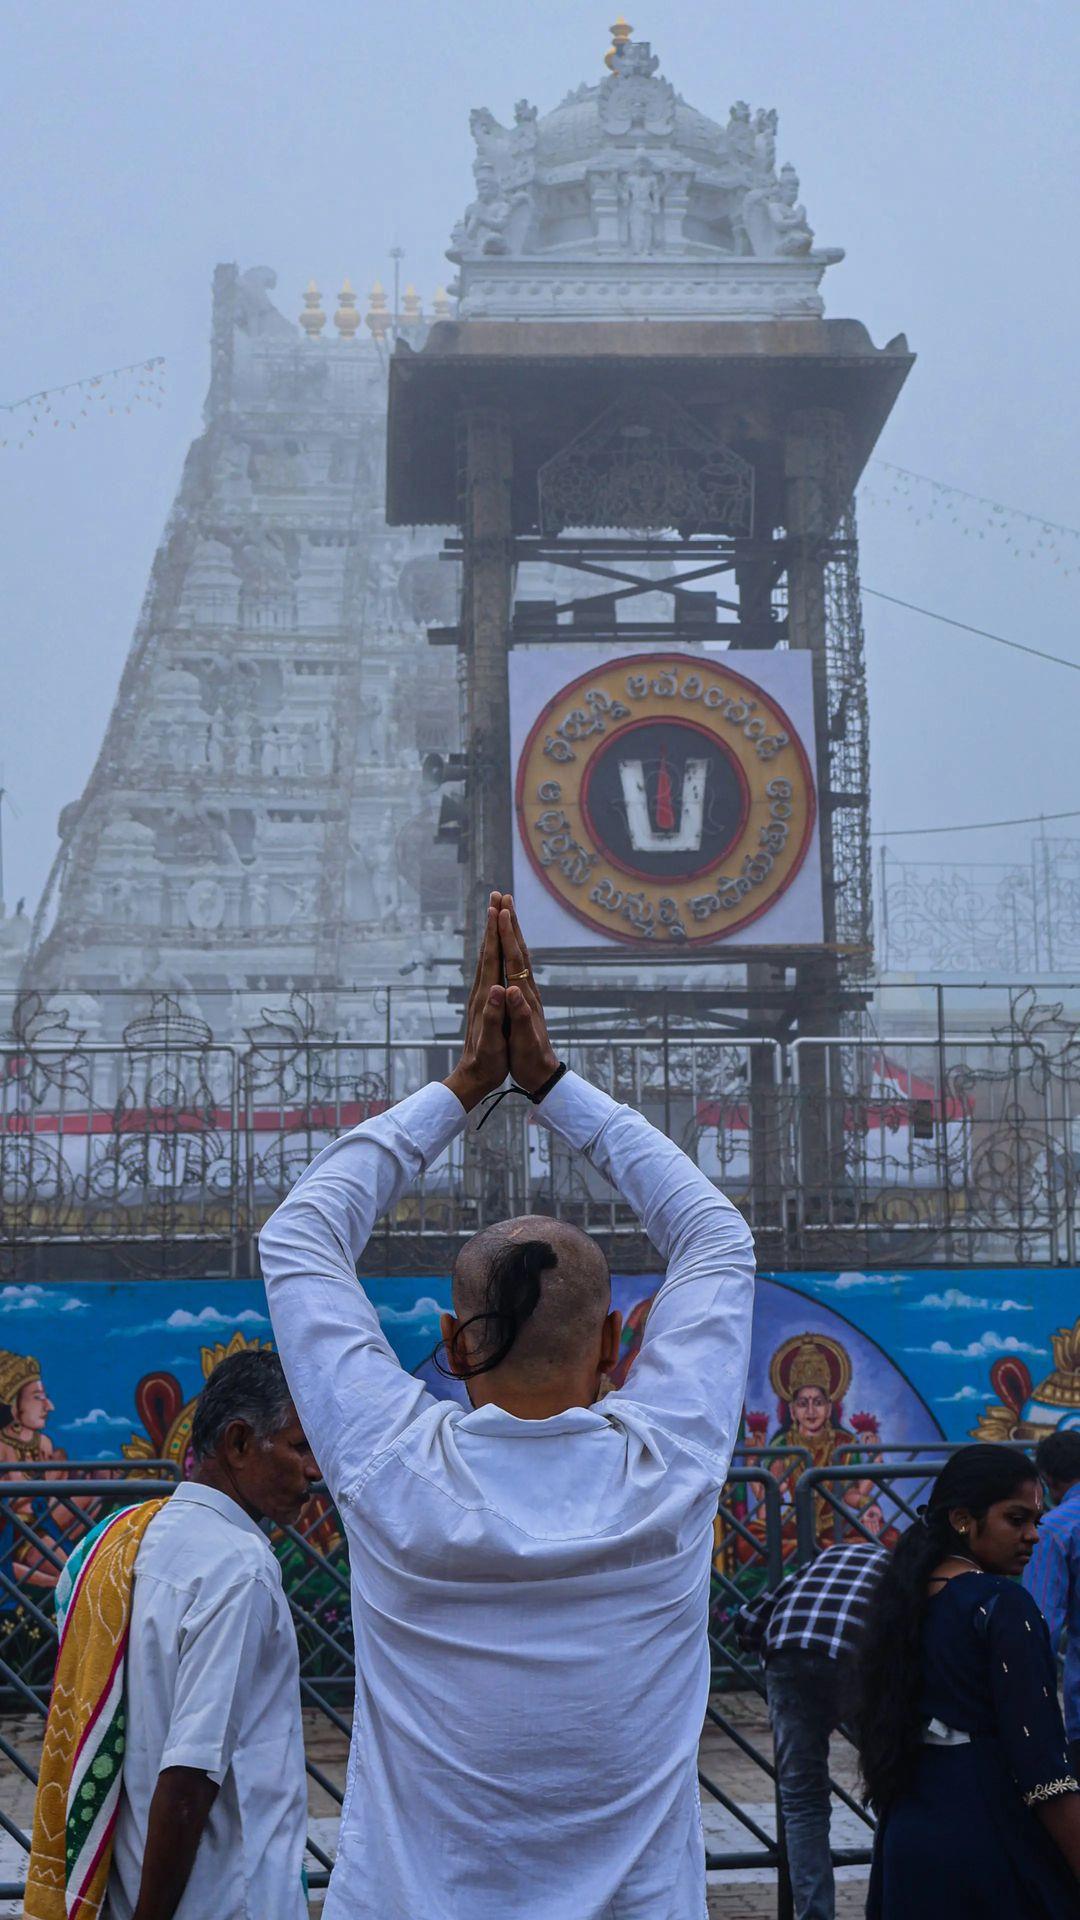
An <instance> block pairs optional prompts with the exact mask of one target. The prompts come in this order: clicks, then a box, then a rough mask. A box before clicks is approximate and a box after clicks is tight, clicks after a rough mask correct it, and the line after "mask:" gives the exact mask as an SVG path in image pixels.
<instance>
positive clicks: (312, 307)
mask: <svg viewBox="0 0 1080 1920" xmlns="http://www.w3.org/2000/svg"><path fill="white" fill-rule="evenodd" d="M300 325H301V326H302V327H303V329H304V332H305V333H306V334H307V337H308V339H309V340H317V339H318V337H319V335H320V333H321V332H322V330H323V328H324V327H325V325H326V315H325V313H324V312H323V310H322V295H321V293H320V292H319V289H318V287H317V286H316V285H315V282H314V280H309V281H308V283H307V289H306V291H305V293H304V311H303V313H302V314H301V315H300Z"/></svg>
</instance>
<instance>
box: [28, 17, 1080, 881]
mask: <svg viewBox="0 0 1080 1920" xmlns="http://www.w3.org/2000/svg"><path fill="white" fill-rule="evenodd" d="M613 12H614V10H612V14H613ZM608 17H609V16H608V10H607V9H606V8H605V7H603V6H600V5H597V6H591V5H590V6H583V5H581V4H580V3H575V4H569V3H568V0H547V4H543V5H537V4H535V3H534V4H530V5H525V4H524V0H500V3H499V4H497V5H496V4H494V0H472V4H470V5H469V6H468V7H464V6H463V7H461V8H455V7H453V6H447V5H443V6H432V5H425V6H421V5H418V4H417V0H394V4H388V5H382V6H379V7H373V6H371V5H365V4H364V3H363V0H320V4H319V5H318V6H317V7H307V8H297V7H296V6H294V5H292V4H290V5H285V4H282V3H281V0H258V4H255V0H185V4H184V5H183V6H182V7H176V6H173V7H161V6H158V7H153V6H150V7H148V6H147V5H146V4H145V0H144V3H143V4H141V5H139V6H134V5H128V4H122V3H119V0H112V4H111V5H110V6H108V7H107V8H102V7H101V6H100V5H99V4H97V3H96V0H95V4H93V5H91V4H88V3H87V0H78V3H77V4H76V3H75V0H50V4H49V5H48V6H47V7H36V8H32V7H29V6H20V7H17V8H16V6H15V5H14V4H12V3H11V0H9V4H8V5H7V6H5V7H4V8H3V10H2V17H0V71H2V72H3V74H4V76H5V85H4V96H5V97H4V113H3V124H2V127H0V155H2V158H0V166H2V178H3V181H4V194H3V203H4V211H3V213H2V214H0V222H2V225H3V235H2V239H3V245H2V258H3V260H4V263H5V274H4V300H5V305H6V316H5V322H4V326H3V329H2V332H3V337H4V343H5V344H4V349H3V354H2V363H0V400H13V399H16V398H18V397H19V396H20V395H22V394H23V393H26V392H28V391H30V390H33V389H36V388H39V387H43V386H46V385H49V384H51V383H54V382H56V383H58V382H61V381H65V380H69V379H74V378H77V377H79V376H81V375H84V374H91V373H94V372H96V371H97V370H98V369H100V368H106V367H111V366H115V365H117V364H119V363H122V362H125V361H130V360H135V359H139V358H142V357H143V356H146V355H150V354H156V353H161V354H164V355H165V356H166V358H167V361H168V367H167V399H166V403H165V405H164V407H163V408H162V410H161V411H160V412H159V411H153V410H151V409H150V408H146V407H137V408H136V409H135V410H134V411H133V412H132V414H131V415H126V414H123V413H121V414H117V415H116V416H114V417H112V418H109V417H108V416H104V417H97V418H94V419H93V420H92V421H91V422H87V423H84V424H83V425H82V426H81V427H80V430H79V431H77V432H74V433H72V432H69V431H67V430H63V431H57V432H55V433H53V434H52V435H51V436H46V437H45V438H44V439H42V440H40V441H38V442H35V443H33V444H32V445H31V446H30V447H28V448H26V449H25V450H23V451H21V452H16V451H14V450H12V448H10V447H9V448H8V449H6V450H2V451H0V485H2V488H3V502H2V516H3V517H2V523H0V524H2V527H3V582H4V591H3V621H2V627H0V657H2V668H3V672H2V679H0V686H2V699H0V768H2V769H3V772H4V775H5V777H6V781H7V784H8V785H9V787H10V788H11V790H12V792H13V795H14V798H15V800H16V801H17V803H18V806H19V808H20V814H21V817H20V818H19V819H18V820H13V819H11V818H10V817H9V818H7V819H6V820H5V823H4V850H5V864H6V868H7V875H6V887H5V892H6V895H7V901H8V907H9V910H10V908H11V907H12V905H13V903H14V901H15V899H16V897H17V896H18V895H20V894H25V895H27V896H28V898H29V903H30V906H31V908H32V907H33V905H34V904H35V902H36V899H37V896H38V894H39V892H40V890H41V887H42V885H43V882H44V879H45V876H46V873H47V870H48V866H49V862H50V860H51V858H52V856H53V853H54V851H55V846H56V819H57V815H58V813H59V811H60V808H61V806H62V805H64V804H65V803H66V802H67V801H69V800H71V799H74V798H75V797H76V796H77V795H78V794H79V793H80V791H81V790H82V787H83V784H84V782H85V780H86V777H87V775H88V774H89V772H90V769H91V765H92V762H93V759H94V755H95V753H96V750H97V747H98V744H99V741H100V738H101V734H102V731H103V728H104V725H105V721H106V717H107V714H108V711H109V708H110V705H111V703H112V699H113V694H114V690H115V687H116V683H117V679H118V676H119V672H120V668H121V664H122V662H123V659H124V655H125V653H126V650H127V647H128V645H129V642H130V639H131V634H132V629H133V625H134V622H135V619H136V616H137V613H138V609H139V604H140V600H141V598H142V595H143V591H144V588H145V585H146V580H147V574H148V570H149V566H150V562H151V559H152V556H153V553H154V549H155V547H156V545H157V542H158V539H159V537H160V534H161V530H162V526H163V523H164V520H165V516H166V513H167V511H168V508H169V505H170V502H171V500H172V497H173V494H174V492H175V489H176V485H177V482H178V479H179V475H180V468H181V463H182V460H183V457H184V454H185V451H186V449H187V446H188V444H189V442H190V440H191V438H192V437H193V435H194V434H195V433H197V432H198V430H199V427H200V409H201V404H202V399H203V395H204V392H205V388H206V383H207V368H208V330H209V310H210V280H211V275H212V272H213V268H214V265H215V262H217V261H222V260H235V261H238V262H239V264H240V265H241V266H242V267H246V266H252V265H256V264H266V265H269V266H272V267H273V268H275V269H276V271H277V273H278V288H277V293H276V295H275V298H276V299H277V301H278V303H279V304H280V306H281V308H282V310H283V311H284V312H285V313H286V314H287V315H288V316H289V317H290V318H292V317H295V315H296V314H297V313H298V312H299V309H300V304H301V301H300V293H301V289H302V288H303V287H304V286H305V285H306V283H307V281H308V280H309V279H311V278H312V276H314V277H315V279H316V280H317V282H318V284H319V285H320V287H321V288H322V289H323V293H324V303H325V304H326V307H327V311H328V312H329V311H332V302H333V297H334V295H335V294H336V292H337V289H338V287H339V286H340V284H341V278H342V276H343V275H344V274H346V273H348V274H349V275H350V276H351V277H352V279H353V282H354V285H356V286H357V287H358V288H359V289H360V290H361V292H362V293H366V291H367V289H368V288H369V287H370V285H371V282H372V280H373V279H374V278H376V277H377V276H378V277H381V278H383V279H384V280H386V279H387V277H388V266H389V263H388V261H387V251H388V249H389V248H390V247H391V246H393V245H394V244H395V243H397V244H400V245H401V246H403V247H404V248H405V249H406V253H407V260H406V265H405V277H406V278H408V279H413V280H415V282H416V284H417V286H418V287H419V289H420V290H421V292H422V293H423V295H424V298H425V303H426V304H429V303H430V298H431V295H432V293H433V291H434V289H435V287H436V285H437V284H438V283H439V282H441V281H444V280H445V279H446V278H447V277H448V276H449V274H450V272H451V268H450V267H449V264H448V263H447V262H446V261H445V260H444V258H443V248H444V247H445V245H446V241H447V237H448V235H449V232H450V228H451V226H452V224H453V222H454V220H455V219H456V218H457V217H458V216H459V215H460V213H461V211H462V209H463V208H464V206H465V204H466V202H467V201H468V200H469V199H470V198H471V197H472V195H471V185H472V182H471V174H470V165H471V160H472V152H473V149H472V143H471V140H470V138H469V132H468V111H469V108H470V107H471V106H475V105H487V106H490V107H491V108H492V110H493V111H494V112H495V113H496V114H497V115H498V116H499V117H500V118H501V119H502V120H503V121H504V122H505V121H508V120H510V119H511V118H512V110H513V103H514V101H515V100H516V99H518V98H519V97H520V96H522V95H525V96H527V97H528V98H529V99H531V100H533V101H534V102H536V104H537V105H538V106H539V108H540V110H541V112H545V111H547V110H548V109H549V108H551V107H552V106H554V105H556V104H557V102H558V101H559V100H560V99H561V98H562V96H563V95H564V94H565V93H566V92H567V90H568V89H569V88H571V87H573V86H576V85H577V84H578V83H579V82H580V81H582V80H585V79H587V80H590V81H593V80H596V79H599V78H601V77H602V76H603V72H604V69H603V66H602V60H603V55H604V52H605V50H606V48H607V46H608V44H609V37H610V36H609V34H608V31H607V28H608ZM628 18H629V19H630V20H631V21H632V23H633V25H634V27H635V29H636V31H637V36H638V37H639V38H643V39H644V38H649V39H651V40H652V42H653V47H654V50H655V51H656V52H657V53H658V54H659V55H660V58H661V70H662V71H663V72H664V74H665V75H666V76H667V77H668V78H669V79H670V80H671V81H672V82H673V83H674V85H675V86H676V88H677V89H678V90H679V91H680V92H681V93H683V94H684V95H685V97H686V98H687V99H688V100H689V101H690V102H691V104H693V105H694V106H697V107H699V108H701V109H702V110H703V111H705V112H707V113H710V114H712V115H714V116H715V117H717V118H718V119H720V120H726V118H727V110H728V107H729V105H730V103H731V102H732V101H733V100H735V99H737V98H740V97H741V98H745V99H746V100H748V101H749V102H750V103H751V105H752V106H754V107H757V106H774V105H775V106H776V107H777V108H778V109H779V113H780V139H779V158H780V159H781V160H792V161H793V162H794V164H795V165H796V167H797V168H798V170H799V173H800V175H801V179H802V197H803V198H804V199H805V201H806V205H807V208H808V212H809V215H810V220H811V223H812V225H813V226H814V228H815V229H816V231H817V234H818V238H819V241H820V242H821V243H823V244H829V245H833V244H839V245H843V246H845V247H846V248H847V250H848V258H847V260H846V261H845V262H844V263H843V265H841V266H840V267H837V268H834V269H831V270H830V272H829V273H828V274H827V276H826V281H825V294H826V301H827V310H828V312H829V313H830V314H831V315H834V316H840V315H853V316H855V317H857V318H859V319H862V320H864V321H865V322H866V323H867V325H868V326H869V328H870V331H871V334H872V335H873V337H874V339H875V341H876V342H877V343H878V344H879V345H880V344H882V343H883V342H884V341H886V340H888V339H889V338H890V337H891V336H892V335H893V334H895V333H897V332H900V331H904V332H906V333H907V335H908V339H909V341H910V343H911V345H912V347H913V348H914V349H915V350H916V351H917V352H918V355H919V360H918V364H917V366H916V368H915V370H914V372H913V374H912V376H911V378H910V380H909V383H908V386H907V389H906V391H905V392H904V394H903V395H902V397H901V400H900V402H899V404H898V406H897V408H896V410H895V413H894V415H893V419H892V421H891V423H890V425H889V426H888V428H887V429H886V433H885V436H884V438H883V441H882V443H881V447H880V449H879V451H880V452H882V453H883V454H884V455H885V456H886V457H887V458H888V459H890V460H893V461H896V462H898V463H900V464H901V465H903V466H907V467H912V468H915V469H918V470H920V471H922V472H925V473H929V474H934V475H937V476H939V477H940V478H942V479H944V480H947V481H951V482H952V483H954V484H955V485H957V486H960V487H965V488H968V489H970V490H971V491H973V492H975V493H979V494H988V495H992V496H994V497H995V498H999V499H1001V500H1004V501H1007V502H1010V503H1013V504H1015V505H1017V506H1020V507H1026V508H1029V509H1030V510H1031V511H1033V512H1036V513H1039V514H1045V515H1046V516H1048V517H1049V518H1051V519H1053V520H1056V521H1062V522H1065V523H1067V524H1068V525H1070V526H1073V527H1078V526H1080V478H1078V473H1077V461H1076V457H1075V438H1076V380H1075V376H1074V362H1075V355H1076V315H1077V312H1078V310H1080V265H1078V261H1080V249H1078V247H1077V239H1076V235H1077V201H1078V193H1080V139H1078V135H1077V120H1078V116H1077V112H1076V73H1077V70H1078V64H1077V63H1078V55H1080V13H1078V11H1077V9H1076V8H1075V6H1073V5H1070V4H1067V3H1066V0H1045V3H1044V4H1038V0H1035V3H1033V0H1025V4H1021V5H1020V6H1016V5H1015V4H1012V5H1005V4H1003V3H1002V0H982V4H980V5H978V6H976V5H974V4H971V0H933V3H931V0H911V3H910V4H907V5H904V6H901V7H897V6H896V5H895V0H862V3H861V4H855V0H799V3H798V4H796V0H782V3H781V4H769V5H759V6H757V7H752V8H749V7H738V8H736V7H732V6H728V5H716V4H715V0H711V3H710V4H704V0H665V4H664V5H663V6H662V7H661V6H659V5H654V6H653V8H652V10H651V11H649V10H648V9H645V10H642V9H638V10H634V9H633V8H629V9H628ZM4 419H5V416H2V415H0V437H3V432H4V425H3V422H4ZM883 483H884V484H885V485H886V486H887V484H888V476H886V475H879V477H878V480H877V482H876V483H875V490H877V489H878V488H880V487H881V485H882V484H883ZM1029 544H1030V542H1029V541H1024V542H1022V543H1021V545H1022V547H1023V548H1024V549H1025V551H1024V552H1023V554H1022V556H1021V557H1020V558H1016V557H1014V556H1013V555H1012V553H1011V552H1010V550H1009V547H1008V546H1007V545H1006V543H1005V542H1004V541H1003V540H1002V539H1000V538H999V537H997V536H991V535H990V534H987V537H986V538H985V539H984V540H978V539H977V538H974V537H971V538H963V537H961V535H960V533H959V531H958V529H956V528H955V527H953V526H951V525H950V524H949V521H948V519H947V518H945V517H942V518H939V519H938V520H937V521H935V522H933V523H931V524H924V525H922V526H919V525H916V524H915V522H914V520H913V518H912V516H910V515H909V514H907V513H905V512H903V511H902V510H901V509H900V508H899V507H897V506H895V505H893V506H889V505H887V504H883V503H881V504H873V505H871V504H868V505H867V506H866V507H865V509H864V512H863V578H864V581H865V582H866V583H868V584H869V585H872V586H875V587H879V588H882V589H884V590H885V591H887V592H890V593H894V594H897V595H900V596H901V597H904V598H907V599H910V600H914V601H917V602H919V603H920V604H922V605H925V606H930V607H935V608H938V609H939V610H940V611H942V612H945V613H948V614H951V615H952V616H954V617H955V618H957V619H960V620H964V621H968V622H971V623H973V624H975V625H980V626H985V627H989V628H991V629H993V630H994V631H995V632H998V633H1003V634H1005V635H1008V636H1010V637H1011V638H1014V639H1017V640H1022V641H1025V642H1027V643H1029V644H1032V645H1035V646H1042V647H1046V648H1048V649H1049V650H1050V651H1052V652H1057V653H1064V654H1066V655H1068V656H1070V657H1071V658H1072V659H1075V660H1077V661H1080V637H1078V635H1077V632H1076V604H1077V597H1078V594H1080V541H1074V542H1068V543H1065V545H1066V547H1067V549H1068V550H1070V551H1071V554H1072V556H1073V557H1074V559H1075V561H1076V571H1075V572H1074V573H1073V575H1072V577H1071V578H1065V577H1064V569H1063V567H1062V566H1058V567H1055V566H1053V565H1052V564H1050V563H1049V562H1048V561H1047V560H1046V559H1045V558H1044V557H1042V556H1039V557H1036V558H1034V559H1032V558H1029V557H1028V555H1027V552H1026V548H1027V546H1028V545H1029ZM866 625H867V634H868V655H869V663H870V689H871V702H872V716H873V781H874V824H875V826H876V827H878V828H881V827H886V828H890V829H893V830H895V829H897V828H900V827H913V826H924V825H931V824H935V823H937V822H939V821H966V820H978V819H982V818H986V817H998V816H1000V815H1006V814H1013V813H1022V814H1027V813H1035V812H1038V811H1040V810H1045V811H1046V812H1054V811H1057V810H1059V809H1064V808H1069V807H1080V778H1078V777H1077V773H1078V767H1080V746H1078V741H1077V732H1078V727H1077V722H1078V719H1080V677H1078V676H1077V675H1076V674H1074V673H1071V672H1068V671H1066V670H1065V669H1063V668H1059V667H1054V666H1051V665H1048V664H1043V663H1041V662H1038V661H1033V660H1025V659H1023V658H1022V657H1021V656H1020V655H1017V654H1010V653H1007V652H1005V651H1004V650H1003V649H1001V648H998V647H995V646H991V645H990V644H989V643H987V642H985V641H982V640H978V639H976V638H974V637H971V636H967V635H964V634H961V633H957V632H955V631H953V630H951V629H949V628H946V627H942V626H939V625H937V624H935V623H932V622H929V621H926V620H922V619H919V618H917V617H916V616H915V615H913V614H907V613H904V612H901V611H900V610H899V609H896V608H893V607H890V606H886V605H884V604H883V603H882V602H880V601H875V600H867V603H866ZM1078 830H1080V821H1078V822H1073V823H1071V825H1070V824H1069V823H1065V824H1064V825H1062V826H1061V827H1059V828H1056V829H1051V831H1058V832H1066V833H1068V832H1072V833H1076V832H1077V831H1078ZM1027 838H1028V830H1026V829H1024V830H1020V831H1019V832H1013V833H1011V834H1010V833H1001V834H975V835H968V836H964V837H962V838H960V839H957V840H956V841H955V842H953V841H950V840H945V839H942V838H938V839H936V840H921V841H919V840H909V841H904V842H898V843H897V849H896V850H897V851H898V852H899V850H900V848H901V847H903V848H904V849H905V850H906V851H907V853H908V854H909V855H914V854H915V853H916V851H917V852H918V854H919V856H920V857H935V858H939V857H942V856H943V855H949V854H953V853H955V854H958V855H962V856H963V857H971V858H979V859H983V860H986V859H993V858H1000V857H1004V856H1006V855H1011V854H1013V853H1014V852H1019V851H1020V850H1022V848H1023V847H1024V846H1026V843H1027Z"/></svg>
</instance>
